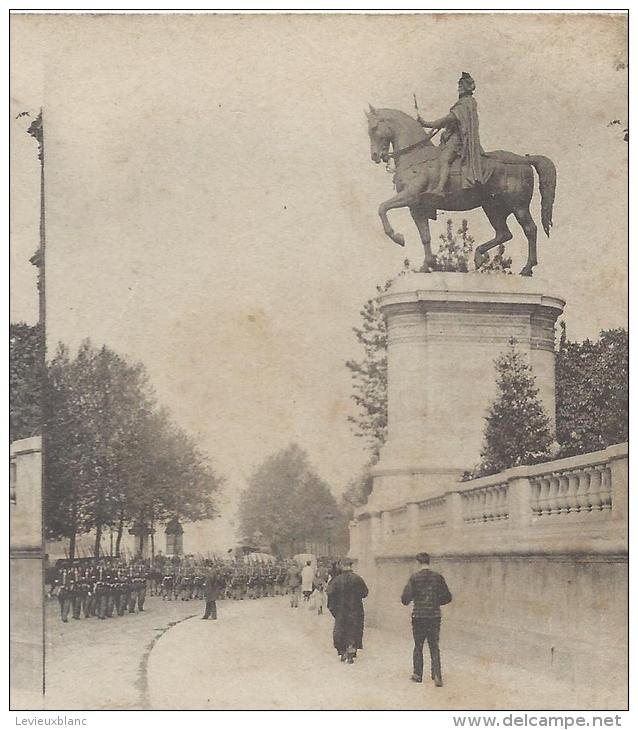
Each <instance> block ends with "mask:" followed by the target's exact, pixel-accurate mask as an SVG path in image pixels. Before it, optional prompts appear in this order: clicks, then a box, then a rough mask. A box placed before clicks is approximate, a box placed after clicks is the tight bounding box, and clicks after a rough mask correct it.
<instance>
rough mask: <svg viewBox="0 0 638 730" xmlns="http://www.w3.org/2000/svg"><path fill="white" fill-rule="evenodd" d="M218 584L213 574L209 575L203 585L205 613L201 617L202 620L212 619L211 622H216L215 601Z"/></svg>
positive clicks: (217, 595) (218, 589)
mask: <svg viewBox="0 0 638 730" xmlns="http://www.w3.org/2000/svg"><path fill="white" fill-rule="evenodd" d="M219 591H220V584H219V581H218V578H217V575H215V574H214V573H211V574H209V576H208V577H207V578H206V583H204V598H205V600H206V611H205V612H204V615H203V616H202V619H207V618H212V619H213V621H216V620H217V604H216V603H215V601H217V599H218V598H219Z"/></svg>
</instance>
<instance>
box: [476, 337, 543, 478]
mask: <svg viewBox="0 0 638 730" xmlns="http://www.w3.org/2000/svg"><path fill="white" fill-rule="evenodd" d="M515 345H516V341H515V340H514V339H512V340H510V345H509V348H508V349H507V351H506V352H505V353H504V354H503V355H501V356H500V357H499V358H498V359H497V360H496V362H495V366H496V372H497V380H496V384H497V387H498V394H497V397H496V399H495V400H494V402H493V403H492V405H491V407H490V409H489V412H488V415H487V416H486V419H485V420H486V424H485V431H484V441H483V448H482V450H481V463H480V465H479V466H478V467H477V469H475V471H474V472H473V474H472V475H471V476H473V477H477V476H485V475H488V474H496V473H498V472H500V471H503V470H504V469H509V468H510V467H513V466H521V465H524V464H536V463H538V462H541V461H546V460H547V459H550V458H551V447H552V443H553V439H552V436H551V433H550V427H549V419H548V417H547V414H546V413H545V411H544V409H543V405H542V403H541V401H540V399H539V397H538V388H537V387H536V385H535V383H534V376H533V374H532V369H531V366H530V365H529V363H528V362H527V361H526V358H525V357H524V355H523V354H522V353H521V352H519V351H518V350H517V349H516V347H515Z"/></svg>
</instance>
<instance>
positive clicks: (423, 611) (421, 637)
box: [401, 553, 452, 687]
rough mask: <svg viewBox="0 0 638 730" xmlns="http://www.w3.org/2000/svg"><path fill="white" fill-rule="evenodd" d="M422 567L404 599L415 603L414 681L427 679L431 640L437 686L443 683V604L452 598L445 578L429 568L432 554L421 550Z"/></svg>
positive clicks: (415, 574) (402, 598)
mask: <svg viewBox="0 0 638 730" xmlns="http://www.w3.org/2000/svg"><path fill="white" fill-rule="evenodd" d="M416 559H417V561H418V562H419V564H420V565H421V569H420V570H418V571H417V572H416V573H413V574H412V575H411V576H410V580H408V582H407V585H406V586H405V588H404V589H403V593H402V595H401V603H402V604H403V605H404V606H407V605H409V604H410V603H411V602H412V603H413V606H412V635H413V636H414V652H413V654H412V661H413V673H412V676H411V677H410V679H411V680H412V681H413V682H422V681H423V644H424V643H425V641H426V640H427V642H428V647H429V649H430V663H431V669H432V671H431V676H432V679H433V680H434V684H435V685H436V686H437V687H442V686H443V677H442V675H441V654H440V652H439V632H440V630H441V606H445V605H446V604H447V603H450V601H451V600H452V594H451V593H450V591H449V589H448V587H447V584H446V582H445V578H443V576H442V575H439V573H435V572H434V571H433V570H430V569H429V567H428V566H429V564H430V556H429V555H428V554H427V553H419V554H418V555H417V556H416Z"/></svg>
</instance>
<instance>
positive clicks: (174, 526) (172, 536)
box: [164, 517, 184, 555]
mask: <svg viewBox="0 0 638 730" xmlns="http://www.w3.org/2000/svg"><path fill="white" fill-rule="evenodd" d="M164 532H165V534H166V554H167V555H182V554H183V552H184V528H183V527H182V525H181V524H180V521H179V520H178V519H177V517H173V519H172V520H171V521H170V522H169V523H168V524H167V525H166V530H165V531H164Z"/></svg>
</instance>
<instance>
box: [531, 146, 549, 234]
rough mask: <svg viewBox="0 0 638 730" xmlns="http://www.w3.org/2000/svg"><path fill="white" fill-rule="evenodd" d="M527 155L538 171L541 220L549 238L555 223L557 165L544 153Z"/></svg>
mask: <svg viewBox="0 0 638 730" xmlns="http://www.w3.org/2000/svg"><path fill="white" fill-rule="evenodd" d="M525 157H527V160H528V162H529V164H530V165H532V167H533V168H534V169H535V170H536V172H537V173H538V186H539V188H540V191H541V221H542V223H543V230H544V231H545V233H546V235H547V237H548V238H549V232H550V230H551V227H552V225H553V222H552V211H553V209H554V197H555V195H556V166H555V165H554V163H553V162H552V161H551V160H550V159H549V157H543V155H525Z"/></svg>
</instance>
